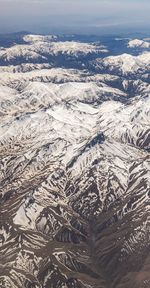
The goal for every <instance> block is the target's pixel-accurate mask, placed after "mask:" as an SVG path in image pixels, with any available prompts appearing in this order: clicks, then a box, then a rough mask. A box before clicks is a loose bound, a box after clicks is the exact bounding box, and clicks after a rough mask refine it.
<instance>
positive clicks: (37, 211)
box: [0, 35, 150, 288]
mask: <svg viewBox="0 0 150 288" xmlns="http://www.w3.org/2000/svg"><path fill="white" fill-rule="evenodd" d="M57 40H58V39H56V38H55V37H54V38H53V36H41V35H27V36H25V38H24V41H26V43H27V44H23V45H15V46H13V47H10V48H5V49H1V50H0V55H1V56H2V55H3V56H2V57H1V62H0V63H1V64H2V65H1V66H0V287H2V288H31V287H32V288H50V287H53V288H56V287H57V288H100V287H101V288H108V286H109V288H133V287H136V288H149V283H150V273H149V271H150V254H149V243H150V219H149V211H150V209H149V199H150V192H149V187H150V161H149V160H150V157H149V151H150V82H149V81H148V78H145V75H146V74H145V73H147V74H148V73H149V67H150V64H149V63H150V53H143V54H140V55H138V56H132V55H130V54H121V55H119V56H110V57H105V58H98V59H96V57H100V55H99V56H97V49H99V48H98V47H99V46H97V45H96V44H91V43H81V42H76V41H69V42H68V41H67V42H57ZM58 46H59V47H58ZM54 48H55V49H54ZM100 49H101V48H100ZM53 50H54V51H53ZM18 51H19V52H18ZM49 51H53V52H50V53H51V54H50V55H51V58H48V57H49V56H47V55H49V54H47V53H49ZM56 51H61V52H59V53H61V57H56V54H55V53H57V52H56ZM89 51H95V52H94V53H95V54H94V58H92V57H91V55H90V57H87V58H86V57H85V55H87V54H86V53H89ZM3 53H4V54H3ZM67 53H68V54H67ZM72 53H73V54H72ZM92 53H93V52H92ZM79 54H80V56H81V57H79V58H78V57H76V56H75V55H79ZM18 55H19V56H18ZM66 55H68V56H67V57H66ZM72 55H73V56H72ZM82 56H83V57H82ZM43 57H44V58H43ZM56 58H57V59H56ZM2 59H3V60H4V59H5V61H2ZM25 59H26V61H25ZM64 59H65V61H64ZM67 59H68V60H69V61H68V66H67V65H66V61H67ZM92 59H93V60H92ZM95 59H96V60H95ZM16 60H17V61H16ZM55 60H57V61H56V62H55ZM58 60H59V61H58ZM10 64H11V65H10ZM69 64H70V65H69ZM82 64H84V65H82Z"/></svg>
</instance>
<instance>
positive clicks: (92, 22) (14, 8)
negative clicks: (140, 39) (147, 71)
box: [0, 0, 150, 34]
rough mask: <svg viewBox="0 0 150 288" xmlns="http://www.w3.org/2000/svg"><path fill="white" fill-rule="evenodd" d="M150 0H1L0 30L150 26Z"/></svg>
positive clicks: (64, 30)
mask: <svg viewBox="0 0 150 288" xmlns="http://www.w3.org/2000/svg"><path fill="white" fill-rule="evenodd" d="M149 15H150V0H0V33H6V32H16V31H22V30H23V31H30V32H36V33H38V32H40V33H48V32H51V33H79V32H81V33H84V32H85V33H93V34H94V32H95V33H96V34H97V33H101V32H109V31H110V32H112V31H116V32H117V31H121V30H122V31H123V30H128V29H129V28H130V29H133V30H136V31H138V30H141V29H143V30H144V29H146V28H147V29H149V28H150V20H149V19H150V17H149Z"/></svg>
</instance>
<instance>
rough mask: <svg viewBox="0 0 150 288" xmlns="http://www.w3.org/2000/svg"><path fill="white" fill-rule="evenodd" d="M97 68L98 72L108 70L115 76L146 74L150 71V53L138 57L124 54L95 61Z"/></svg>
mask: <svg viewBox="0 0 150 288" xmlns="http://www.w3.org/2000/svg"><path fill="white" fill-rule="evenodd" d="M93 65H95V68H96V69H97V70H98V69H100V70H102V69H104V68H105V69H108V71H110V72H111V73H112V72H114V74H117V73H120V72H121V73H122V74H123V75H128V74H135V75H136V73H139V74H142V73H146V72H148V71H149V70H150V52H145V53H142V54H140V55H138V56H133V55H130V54H122V55H117V56H109V57H106V58H104V59H97V60H95V61H94V64H93Z"/></svg>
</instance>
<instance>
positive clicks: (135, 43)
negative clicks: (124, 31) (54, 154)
mask: <svg viewBox="0 0 150 288" xmlns="http://www.w3.org/2000/svg"><path fill="white" fill-rule="evenodd" d="M128 47H129V48H145V49H147V48H150V42H147V41H144V40H140V39H134V40H130V41H129V42H128Z"/></svg>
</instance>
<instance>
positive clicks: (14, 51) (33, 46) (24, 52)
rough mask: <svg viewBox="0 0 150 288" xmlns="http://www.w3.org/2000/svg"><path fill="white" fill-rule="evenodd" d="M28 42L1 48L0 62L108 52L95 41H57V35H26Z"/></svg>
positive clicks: (43, 59)
mask: <svg viewBox="0 0 150 288" xmlns="http://www.w3.org/2000/svg"><path fill="white" fill-rule="evenodd" d="M23 39H24V41H25V42H27V43H26V44H22V45H14V46H12V47H10V48H4V49H1V50H0V62H3V63H5V62H7V63H15V61H16V62H17V61H21V62H24V61H26V62H28V61H29V62H31V61H32V60H33V62H35V61H36V62H37V61H42V62H44V61H45V60H48V57H50V56H58V55H66V56H74V57H79V56H86V55H90V54H97V53H101V52H102V53H106V52H107V49H106V47H105V46H103V45H96V44H94V43H81V42H76V41H65V42H62V41H57V38H56V37H55V36H42V35H26V36H24V38H23Z"/></svg>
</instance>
